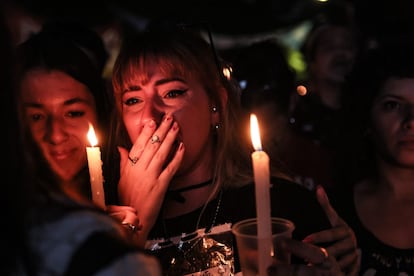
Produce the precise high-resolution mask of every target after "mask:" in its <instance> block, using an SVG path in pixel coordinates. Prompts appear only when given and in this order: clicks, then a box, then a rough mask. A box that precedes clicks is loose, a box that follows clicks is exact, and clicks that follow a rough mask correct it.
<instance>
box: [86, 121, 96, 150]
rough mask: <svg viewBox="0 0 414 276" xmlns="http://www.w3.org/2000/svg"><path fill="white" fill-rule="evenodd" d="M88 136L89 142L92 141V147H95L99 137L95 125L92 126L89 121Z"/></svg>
mask: <svg viewBox="0 0 414 276" xmlns="http://www.w3.org/2000/svg"><path fill="white" fill-rule="evenodd" d="M87 137H88V139H89V143H91V146H92V147H94V146H96V145H97V144H98V139H97V138H96V135H95V131H94V129H93V126H92V124H91V123H89V131H88V134H87Z"/></svg>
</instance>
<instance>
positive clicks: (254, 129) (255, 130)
mask: <svg viewBox="0 0 414 276" xmlns="http://www.w3.org/2000/svg"><path fill="white" fill-rule="evenodd" d="M250 135H251V137H252V143H253V148H254V149H255V150H262V142H261V140H260V132H259V122H258V121H257V117H256V115H254V114H250Z"/></svg>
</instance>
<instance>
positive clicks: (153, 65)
mask: <svg viewBox="0 0 414 276" xmlns="http://www.w3.org/2000/svg"><path fill="white" fill-rule="evenodd" d="M192 60H193V58H192V56H191V55H190V54H180V53H177V52H172V51H167V52H166V51H164V52H155V51H147V52H145V53H141V54H140V55H138V56H134V57H130V58H129V60H128V61H127V62H126V63H125V64H124V66H120V67H119V68H118V69H119V71H117V72H115V75H114V76H115V78H114V83H113V86H114V92H115V93H116V94H122V93H124V92H125V91H126V90H127V89H128V88H130V87H131V86H136V85H137V84H144V85H145V84H146V83H148V81H149V80H150V78H151V76H153V75H154V74H162V75H163V76H165V77H171V78H173V77H174V78H181V79H192V78H199V75H198V74H195V72H202V71H203V68H202V67H200V65H199V64H197V63H194V62H192ZM200 70H201V71H200ZM204 70H205V69H204Z"/></svg>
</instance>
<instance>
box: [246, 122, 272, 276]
mask: <svg viewBox="0 0 414 276" xmlns="http://www.w3.org/2000/svg"><path fill="white" fill-rule="evenodd" d="M250 132H251V137H252V143H253V147H254V149H255V151H254V152H253V153H252V162H253V172H254V182H255V187H256V188H255V193H256V213H257V236H258V265H259V275H266V274H267V268H268V267H269V266H270V265H271V263H272V254H273V246H272V228H271V227H272V226H271V212H270V194H269V192H270V175H269V156H268V155H267V154H266V152H264V151H263V149H262V143H261V139H260V132H259V124H258V121H257V117H256V115H254V114H251V115H250Z"/></svg>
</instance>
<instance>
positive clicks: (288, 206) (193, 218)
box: [150, 178, 331, 275]
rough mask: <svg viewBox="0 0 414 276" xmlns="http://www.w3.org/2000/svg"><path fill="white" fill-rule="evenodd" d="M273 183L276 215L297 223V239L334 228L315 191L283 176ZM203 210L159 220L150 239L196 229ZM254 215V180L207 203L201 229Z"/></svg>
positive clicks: (171, 273) (231, 245) (225, 191)
mask: <svg viewBox="0 0 414 276" xmlns="http://www.w3.org/2000/svg"><path fill="white" fill-rule="evenodd" d="M271 183H273V186H272V187H271V190H270V194H271V212H272V216H273V217H283V218H286V219H289V220H291V221H293V222H294V224H295V230H294V232H293V238H295V239H297V240H302V239H303V238H304V237H306V236H307V235H309V234H311V233H314V232H317V231H321V230H323V229H327V228H330V227H331V226H330V224H329V221H328V219H327V217H326V215H325V213H324V211H323V210H322V208H321V207H320V205H319V203H318V201H317V199H316V196H315V194H314V192H313V191H309V190H307V189H305V188H304V187H303V186H300V185H299V184H296V183H293V182H290V181H287V180H284V179H281V178H274V179H272V182H271ZM219 203H220V204H219ZM201 210H202V208H199V209H197V210H195V211H193V212H190V213H188V214H185V215H182V216H178V217H175V218H171V219H164V220H162V219H158V220H157V223H156V224H155V226H154V228H153V230H152V232H151V233H150V239H160V238H165V239H168V237H177V236H182V235H183V233H186V234H189V233H192V232H194V231H196V224H197V220H198V218H199V215H200V212H201ZM254 217H256V200H255V187H254V184H253V183H252V184H249V185H246V186H243V187H240V188H231V189H227V190H224V191H222V193H221V194H220V193H219V195H218V196H217V197H216V198H215V199H214V200H212V201H210V202H209V204H208V205H207V207H206V209H205V211H204V212H203V215H202V216H201V218H200V223H199V227H198V228H209V227H210V226H211V224H212V223H213V221H215V223H214V225H221V224H225V223H231V224H234V223H236V222H238V221H240V220H243V219H247V218H254ZM227 234H228V233H227ZM227 238H228V237H227ZM224 239H226V238H224ZM216 240H217V239H216ZM230 243H231V244H228V245H229V247H230V248H233V246H234V245H235V244H234V243H233V242H232V241H231V242H230ZM178 247H179V246H178ZM153 248H157V249H154V250H153V252H155V253H157V254H158V255H159V256H162V257H161V259H162V260H161V261H162V262H165V263H164V269H168V267H169V266H170V265H169V262H170V260H168V258H166V256H165V254H161V255H160V254H159V253H160V252H161V251H158V249H159V247H157V246H155V247H153ZM164 249H165V248H164ZM170 250H171V248H170ZM157 251H158V252H157ZM179 251H180V250H177V249H174V250H173V253H171V251H170V252H169V253H168V254H173V255H174V254H180V252H179ZM235 252H236V251H235ZM193 257H194V256H193ZM296 261H299V260H296ZM292 262H295V260H294V259H292ZM235 269H236V272H237V271H239V268H238V257H237V256H235ZM189 272H191V271H185V272H183V271H180V273H182V274H185V273H189ZM192 272H194V271H192ZM166 274H167V275H178V274H179V273H177V274H175V273H174V272H171V267H170V270H169V271H168V272H166Z"/></svg>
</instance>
